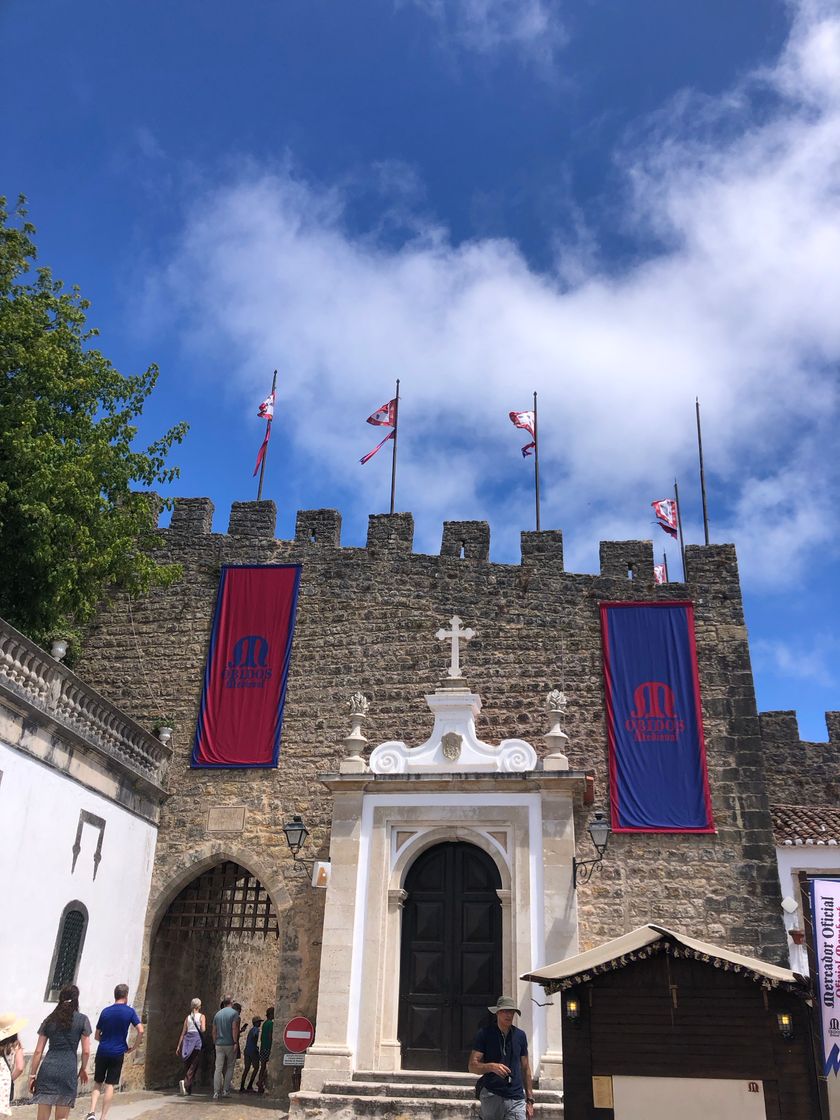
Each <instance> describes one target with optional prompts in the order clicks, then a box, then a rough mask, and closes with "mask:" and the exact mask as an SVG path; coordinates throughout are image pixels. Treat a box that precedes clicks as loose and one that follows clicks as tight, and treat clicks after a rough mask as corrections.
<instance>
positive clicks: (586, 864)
mask: <svg viewBox="0 0 840 1120" xmlns="http://www.w3.org/2000/svg"><path fill="white" fill-rule="evenodd" d="M587 831H588V833H589V836H590V838H591V840H592V843H593V845H594V847H595V851H596V852H597V853H598V855H597V856H596V858H595V859H583V860H578V859H576V858H575V857H574V856H573V857H572V886H573V887H574V888H575V890H577V885H578V880H579V881H580V882H581V883H588V882H589V880H590V879H591V878H592V873H593V872H594V871H595V870H596V869H597V868H599V867H600V866H601V864H602V863H603V861H604V852H606V850H607V844H609V842H610V833H611V832H612V829H611V828H610V822H609V821H608V820H607V819H606V817H605V816H604V814H603V813H601V812H597V813H595V816H594V817H593V818H592V820H591V821H590V822H589V826H588V828H587Z"/></svg>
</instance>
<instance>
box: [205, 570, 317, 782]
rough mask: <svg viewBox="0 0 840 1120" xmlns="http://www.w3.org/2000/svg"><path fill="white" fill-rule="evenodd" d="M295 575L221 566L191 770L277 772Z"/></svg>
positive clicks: (297, 575) (297, 573) (294, 572)
mask: <svg viewBox="0 0 840 1120" xmlns="http://www.w3.org/2000/svg"><path fill="white" fill-rule="evenodd" d="M300 571H301V569H300V565H299V564H248V565H241V566H240V565H232V564H230V565H229V564H226V565H224V566H223V567H222V574H221V578H220V580H219V594H218V598H217V600H216V613H215V616H214V618H213V629H212V632H211V634H210V649H209V651H208V654H207V665H206V667H205V670H204V689H203V691H202V694H201V707H200V708H199V712H198V724H197V726H196V731H195V743H194V745H193V752H192V765H193V766H194V767H211V768H216V769H239V768H252V769H257V768H268V767H272V766H276V765H277V759H278V756H279V754H280V733H281V731H282V728H283V705H284V703H285V700H286V681H287V679H288V675H289V662H290V660H291V655H292V638H293V636H294V631H295V613H296V609H297V596H298V588H299V587H300Z"/></svg>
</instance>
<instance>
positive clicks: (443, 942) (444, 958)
mask: <svg viewBox="0 0 840 1120" xmlns="http://www.w3.org/2000/svg"><path fill="white" fill-rule="evenodd" d="M501 885H502V884H501V878H500V876H499V871H498V868H497V867H496V865H495V863H494V862H493V860H492V859H491V858H490V857H489V856H488V855H487V854H486V853H485V852H483V851H482V850H481V849H480V848H477V847H476V846H475V845H473V844H464V843H446V844H438V845H436V846H435V847H433V848H429V849H428V850H427V851H425V852H423V854H422V855H420V856H418V858H417V860H416V861H415V863H414V864H413V865H412V867H411V868H410V869H409V872H408V875H407V877H406V880H405V891H406V896H407V897H406V899H405V903H404V905H403V924H402V946H401V950H402V951H401V961H400V1011H399V1038H400V1043H401V1047H402V1065H403V1069H433V1070H463V1071H465V1070H466V1068H467V1060H468V1058H469V1052H470V1043H471V1041H472V1039H473V1036H474V1035H475V1032H476V1030H477V1028H478V1027H479V1025H481V1024H482V1023H483V1022H486V1021H487V1020H488V1016H489V1013H488V1011H487V1008H488V1006H490V1005H491V1004H494V1003H495V1001H496V998H497V996H499V995H500V993H501V986H502V908H501V902H500V901H499V896H498V893H497V892H498V890H499V888H500V887H501Z"/></svg>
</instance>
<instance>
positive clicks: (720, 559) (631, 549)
mask: <svg viewBox="0 0 840 1120" xmlns="http://www.w3.org/2000/svg"><path fill="white" fill-rule="evenodd" d="M213 513H214V506H213V503H212V501H211V500H210V499H209V498H175V499H174V502H173V512H172V520H171V522H170V524H169V527H168V528H161V529H158V533H159V534H160V536H161V541H162V542H164V541H167V540H169V539H171V540H172V543H173V544H177V545H178V546H180V547H182V548H183V547H185V546H186V547H190V545H192V544H194V543H195V542H196V540H197V538H199V537H213V538H216V539H218V538H220V537H223V536H228V537H229V538H233V539H236V538H238V537H249V538H251V541H252V542H253V541H255V540H257V539H259V540H263V541H265V542H275V541H276V542H277V543H281V544H286V545H288V544H293V545H295V546H296V547H297V548H299V549H302V550H305V551H306V553H307V554H311V551H312V550H324V551H326V550H340V551H342V552H346V553H348V554H351V553H359V552H362V553H364V552H368V553H370V554H373V555H378V556H380V557H382V558H384V559H387V560H391V561H393V560H394V559H399V558H400V556H401V555H402V556H418V557H419V556H430V555H431V554H427V553H415V552H414V551H413V542H414V518H413V516H412V514H411V513H393V514H371V515H370V517H369V518H368V533H367V543H366V546H365V547H364V548H361V547H359V546H347V545H342V543H341V520H342V519H341V514H340V513H339V511H338V510H335V509H305V510H298V511H297V515H296V519H295V536H294V540H293V541H288V540H277V539H276V538H275V537H274V535H273V533H272V532H271V527H272V526H273V524H274V518H275V510H274V505H273V503H272V502H235V503H234V504H233V506H232V507H231V512H230V520H229V525H228V533H227V534H223V533H214V532H213V527H212V524H213ZM170 535H171V536H170ZM489 556H490V526H489V524H488V522H487V521H478V520H476V521H445V522H443V531H442V535H441V547H440V552H439V558H440V560H441V561H443V562H444V563H450V564H456V563H468V564H469V563H473V564H487V563H491V562H490V560H489ZM685 556H686V568H687V580H688V582H689V583H690V582H692V581H694V580H696V581H697V582H700V583H703V582H705V581H706V580H707V579H708V575H709V573H708V572H707V571H706V566H707V564H709V563H711V564H712V565H713V566H715V567H720V568H722V569H727V568H730V567H731V568H732V571H733V573H734V575H735V582H736V584H737V560H736V556H735V546H734V545H733V544H708V545H686V549H685ZM520 564H521V566H523V567H525V568H528V569H532V568H534V567H540V566H542V565H550V566H552V567H553V568H555V569H557V570H560V571H564V570H565V569H564V566H563V533H562V532H561V531H560V530H559V529H548V530H542V531H539V532H535V531H531V530H525V531H523V532H522V533H521V534H520ZM497 566H499V567H512V566H513V565H497ZM572 574H574V573H572ZM580 574H582V575H590V576H591V575H592V573H580ZM600 575H601V576H602V577H609V578H613V579H625V580H626V579H628V578H632V579H633V580H634V581H635V582H636V583H637V585H641V586H644V587H647V586H648V585H649V586H650V588H651V590H653V589H654V587H656V591H657V593H660V592H661V591H662V586H661V585H660V586H656V585H654V582H653V542H652V541H650V540H630V541H602V542H601V544H600ZM665 586H668V587H672V588H676V587H684V586H685V584H684V583H681V582H679V581H677V580H672V581H671V582H670V584H668V585H665Z"/></svg>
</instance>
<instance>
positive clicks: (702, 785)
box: [601, 602, 715, 832]
mask: <svg viewBox="0 0 840 1120" xmlns="http://www.w3.org/2000/svg"><path fill="white" fill-rule="evenodd" d="M601 636H602V641H603V653H604V688H605V698H606V707H607V735H608V739H609V754H610V800H611V815H612V827H613V831H615V832H714V831H715V827H714V822H713V819H712V803H711V797H710V794H709V777H708V773H707V769H706V745H705V740H704V736H703V716H702V709H701V703H700V678H699V675H698V672H697V651H696V648H695V643H694V607H693V605H692V604H691V603H688V602H674V603H601Z"/></svg>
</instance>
